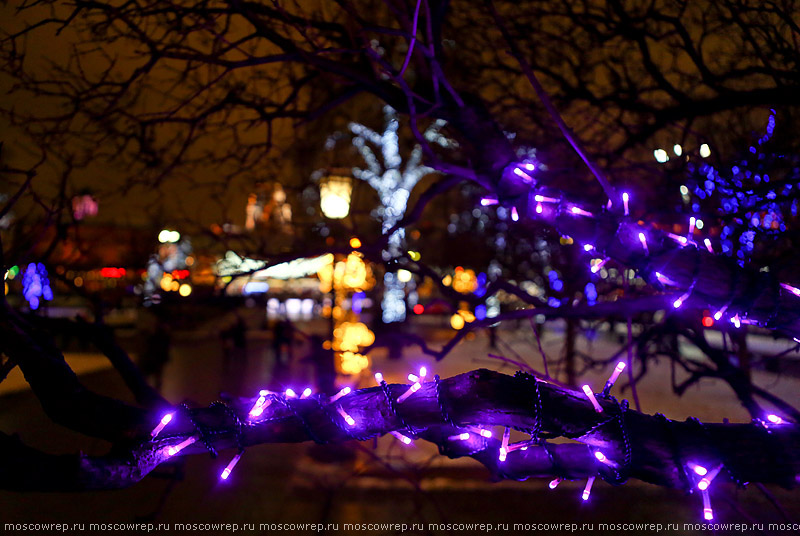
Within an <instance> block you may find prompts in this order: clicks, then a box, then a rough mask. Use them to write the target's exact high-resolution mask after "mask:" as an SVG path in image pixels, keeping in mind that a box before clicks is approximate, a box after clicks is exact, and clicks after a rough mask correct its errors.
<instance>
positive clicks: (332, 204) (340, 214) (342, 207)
mask: <svg viewBox="0 0 800 536" xmlns="http://www.w3.org/2000/svg"><path fill="white" fill-rule="evenodd" d="M352 192H353V179H351V178H350V177H347V176H344V175H328V176H326V177H323V178H322V179H321V180H320V181H319V196H320V200H319V207H320V209H322V213H323V214H324V215H325V217H327V218H330V219H332V220H340V219H342V218H345V217H347V215H348V214H349V213H350V194H351V193H352Z"/></svg>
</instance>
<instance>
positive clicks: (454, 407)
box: [0, 364, 800, 519]
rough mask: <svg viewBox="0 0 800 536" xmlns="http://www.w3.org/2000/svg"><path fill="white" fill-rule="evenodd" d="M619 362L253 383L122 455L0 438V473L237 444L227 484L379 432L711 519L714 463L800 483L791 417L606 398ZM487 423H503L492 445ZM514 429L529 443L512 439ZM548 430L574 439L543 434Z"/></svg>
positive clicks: (45, 474) (116, 464)
mask: <svg viewBox="0 0 800 536" xmlns="http://www.w3.org/2000/svg"><path fill="white" fill-rule="evenodd" d="M623 368H624V365H622V364H620V365H618V366H617V367H616V368H615V370H614V373H613V374H612V376H611V378H609V380H608V382H606V384H605V385H604V387H603V389H602V390H601V392H600V393H598V394H595V393H594V392H593V389H591V388H590V387H589V386H588V385H586V386H584V387H583V391H584V393H583V394H581V393H578V392H575V391H569V390H566V389H563V388H561V387H558V386H555V385H553V384H550V383H547V382H544V381H540V380H539V379H537V378H536V377H534V376H530V375H528V374H523V373H517V375H515V376H514V377H511V376H507V375H504V374H501V373H497V372H492V371H488V370H477V371H473V372H469V373H466V374H461V375H459V376H455V377H452V378H448V379H444V380H440V379H439V377H438V376H434V377H433V378H432V379H431V378H428V374H427V371H426V370H424V369H423V370H421V371H420V373H419V375H413V374H411V375H409V378H410V380H411V381H413V383H412V384H391V385H390V384H387V383H386V382H385V381H384V379H383V377H382V376H381V375H380V373H378V374H376V381H377V382H378V383H379V385H378V386H376V387H371V388H366V389H359V390H357V391H352V390H350V389H349V388H345V389H343V390H341V391H340V392H338V393H336V394H335V395H333V396H325V395H322V394H316V395H315V394H312V392H311V390H310V389H306V390H305V391H304V392H303V393H302V394H300V395H298V394H296V393H295V392H294V391H293V390H291V389H289V390H287V391H286V392H284V393H275V392H269V391H266V390H262V391H260V392H259V393H258V396H257V397H255V398H249V399H237V400H233V401H228V402H227V403H221V402H216V403H214V404H212V405H211V406H210V407H209V408H200V409H189V408H187V407H186V406H181V407H179V408H177V409H174V410H170V411H168V412H166V413H163V414H161V415H160V416H159V417H157V418H156V419H154V421H155V423H154V426H153V425H151V426H153V428H152V430H150V429H147V431H145V430H144V429H141V428H140V433H139V434H138V435H139V436H140V437H141V436H146V439H143V440H141V441H139V442H138V443H136V444H134V445H133V446H132V447H130V449H129V452H127V454H124V455H122V456H120V455H118V454H111V455H108V456H103V457H88V456H83V455H79V456H72V457H68V456H51V455H47V454H43V453H39V452H37V451H34V450H33V449H30V448H29V447H25V446H24V445H22V444H20V443H18V442H15V440H14V439H12V438H8V437H7V436H3V439H2V445H0V449H2V450H4V451H5V452H6V454H7V455H9V454H10V455H13V456H14V458H15V459H16V460H17V462H16V463H14V464H10V465H9V466H6V467H3V469H2V473H0V476H2V479H1V481H2V482H3V487H5V488H8V489H18V490H23V489H53V490H56V489H57V490H75V489H108V488H116V487H124V486H128V485H131V484H133V483H135V482H137V481H138V480H140V479H141V478H143V477H144V476H145V475H147V474H148V473H149V472H150V471H152V470H153V469H154V468H155V467H156V466H158V465H159V464H160V463H163V462H165V461H167V460H168V459H170V458H173V457H175V456H179V455H188V454H198V453H202V452H206V451H208V452H211V454H212V455H213V456H215V457H216V456H217V454H218V452H219V451H220V450H222V449H235V451H236V452H235V454H234V455H233V456H232V457H230V458H228V459H227V462H225V463H224V465H222V464H221V465H220V479H222V480H230V477H231V475H232V473H233V470H234V467H235V465H236V464H237V463H238V461H239V460H240V459H241V457H242V454H243V452H244V449H245V448H246V447H248V446H251V445H256V444H260V443H268V442H269V443H275V442H302V441H308V440H312V441H315V442H318V443H334V442H342V441H348V440H351V439H357V440H364V439H368V438H371V437H375V436H379V435H383V434H387V433H388V434H392V435H393V436H395V438H397V440H398V441H400V442H401V443H403V444H404V445H411V444H412V443H413V441H415V440H418V439H423V440H426V441H430V442H433V443H435V444H436V445H437V446H438V448H439V451H440V453H441V454H443V455H446V456H448V457H451V458H458V457H464V456H469V457H472V458H474V459H476V460H477V461H479V462H481V463H482V464H484V465H485V466H486V467H487V468H488V469H489V470H490V472H491V473H492V474H493V475H494V476H495V477H496V478H506V479H514V480H525V479H527V478H529V477H549V478H553V480H552V481H551V484H550V488H551V489H552V488H554V487H556V486H557V485H558V483H559V482H560V481H561V480H564V479H569V480H575V479H586V480H587V485H586V486H585V488H584V490H583V493H582V495H581V497H582V499H583V500H588V498H589V495H590V493H591V487H592V483H593V482H594V480H595V478H598V477H599V478H601V479H603V480H606V481H607V482H609V483H612V484H622V483H624V482H625V481H626V480H627V479H628V478H636V479H640V480H644V481H646V482H651V483H654V484H657V485H661V486H667V487H672V488H679V489H684V490H686V491H689V492H692V491H697V492H699V493H700V494H701V495H702V496H703V499H704V516H705V518H706V519H711V518H712V516H713V514H712V511H711V506H710V503H709V498H708V490H709V487H710V485H711V483H712V481H713V480H714V478H715V477H717V476H718V475H719V474H721V472H722V471H723V470H724V471H725V472H727V474H728V475H729V476H730V478H731V479H732V480H734V481H736V482H738V483H740V484H742V483H745V482H768V483H775V484H780V485H782V486H786V487H793V486H795V485H796V484H797V478H798V477H797V476H796V475H798V474H799V473H800V448H799V445H800V428H798V426H797V425H795V424H791V423H787V422H785V421H783V420H782V419H781V418H779V417H777V416H774V415H773V416H770V418H769V419H768V420H767V421H760V420H755V421H753V422H752V423H750V424H727V423H726V424H704V423H700V422H699V421H697V420H696V419H688V420H687V421H685V422H676V421H671V420H669V419H667V418H666V417H664V416H663V415H655V416H652V415H646V414H643V413H639V412H636V411H633V410H630V409H628V407H627V402H625V401H623V402H622V403H619V402H618V401H617V400H616V399H614V397H612V396H610V394H609V393H610V390H611V388H612V386H613V384H614V382H615V381H616V379H617V377H618V376H619V374H620V373H621V372H622V369H623ZM149 415H152V414H149ZM143 426H146V425H143ZM496 427H500V428H502V430H503V431H502V433H501V434H500V438H499V439H498V438H495V436H494V435H495V432H494V430H493V428H496ZM511 430H517V431H519V432H521V433H522V434H524V435H525V436H526V437H525V439H523V440H520V441H514V442H512V441H511V433H510V432H511ZM555 437H565V438H569V439H573V440H575V441H576V442H577V443H566V444H554V443H551V442H549V441H548V440H549V439H553V438H555ZM53 475H58V476H59V477H62V478H54V477H53Z"/></svg>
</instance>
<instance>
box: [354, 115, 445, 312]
mask: <svg viewBox="0 0 800 536" xmlns="http://www.w3.org/2000/svg"><path fill="white" fill-rule="evenodd" d="M383 113H384V119H385V124H386V126H385V128H384V131H383V132H382V133H381V134H378V133H377V132H375V131H373V130H371V129H370V128H368V127H366V126H364V125H362V124H359V123H350V125H349V127H348V128H349V130H350V132H351V133H352V134H353V140H352V143H353V145H354V146H355V147H356V148H357V149H358V151H359V153H360V154H361V156H362V158H363V159H364V162H365V163H366V164H367V168H366V169H361V168H359V167H355V168H353V175H354V176H355V177H356V178H357V179H360V180H362V181H364V182H366V183H367V184H369V185H370V186H371V187H372V188H373V189H374V190H375V191H376V192H377V193H378V198H379V199H380V202H381V206H380V207H378V208H377V209H376V210H375V215H376V216H377V218H378V219H379V220H380V221H381V230H382V232H383V234H385V235H388V238H387V242H386V244H387V245H386V249H385V250H384V251H383V253H382V258H383V261H384V262H388V261H391V260H393V259H397V258H399V257H401V256H404V253H403V250H402V246H403V240H404V237H405V229H404V228H402V227H398V226H397V224H398V222H400V221H401V220H402V219H403V216H405V213H406V208H407V207H408V199H409V196H410V195H411V191H412V190H413V189H414V186H416V184H417V183H418V182H419V181H420V179H422V178H423V177H424V176H425V175H428V174H430V173H432V172H434V170H433V169H432V168H430V167H427V166H425V165H422V148H421V147H420V146H419V145H414V147H413V149H412V150H411V153H410V155H409V156H408V158H407V160H406V162H405V165H403V157H402V156H401V154H400V139H399V137H398V135H397V131H398V129H399V128H400V122H399V121H398V118H397V112H395V110H394V109H392V107H391V106H385V107H384V109H383ZM444 125H445V122H444V121H441V120H439V121H436V122H434V123H432V124H431V125H430V126H429V127H428V128H427V129H425V132H424V133H423V137H424V138H425V140H426V141H427V142H429V143H435V144H437V145H440V146H442V147H447V146H448V145H449V142H448V141H447V139H446V138H445V137H444V136H442V134H441V133H440V130H441V129H442V127H444ZM372 147H375V148H377V149H378V150H379V154H380V158H378V156H376V154H375V151H374V150H373V148H372ZM405 287H406V284H405V282H403V281H402V280H401V279H400V278H399V277H398V274H397V273H396V272H393V271H389V270H387V271H386V273H385V274H384V276H383V301H382V303H381V314H382V318H383V321H384V322H385V323H387V324H389V323H392V322H399V321H402V320H404V319H405V318H406V292H405Z"/></svg>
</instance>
